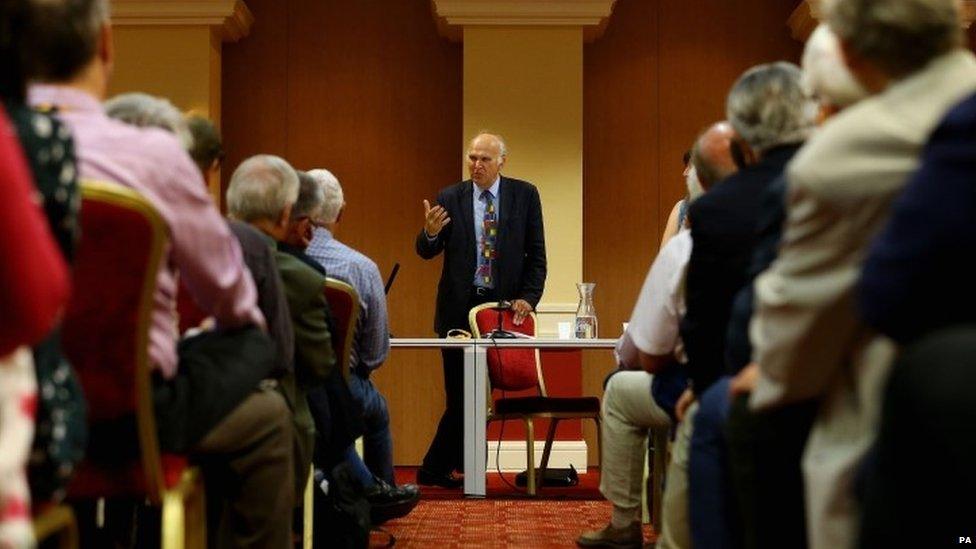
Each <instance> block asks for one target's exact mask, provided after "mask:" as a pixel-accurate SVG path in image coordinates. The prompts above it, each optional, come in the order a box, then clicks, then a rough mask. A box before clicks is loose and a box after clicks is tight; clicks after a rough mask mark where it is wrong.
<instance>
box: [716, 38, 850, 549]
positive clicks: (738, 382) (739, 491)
mask: <svg viewBox="0 0 976 549" xmlns="http://www.w3.org/2000/svg"><path fill="white" fill-rule="evenodd" d="M803 63H804V64H803V77H802V84H803V87H804V90H805V92H806V94H807V95H808V96H810V97H811V98H813V99H815V100H816V101H818V103H819V106H820V109H819V110H820V112H819V114H818V115H817V119H818V120H819V121H820V122H821V123H822V122H823V121H825V120H826V119H827V118H829V117H830V116H831V115H833V114H834V113H837V112H839V111H840V109H841V108H843V107H844V106H847V105H849V104H851V103H852V102H854V101H856V100H857V98H858V97H859V94H861V95H863V91H861V89H860V86H858V85H857V84H856V83H855V82H854V80H853V77H852V76H851V75H850V73H849V72H848V71H847V69H846V67H844V65H843V61H842V60H841V58H840V48H839V47H838V45H837V38H836V37H835V36H834V35H833V33H832V32H830V30H829V28H828V27H827V26H825V25H822V26H820V27H819V28H818V29H817V30H816V31H815V32H814V33H813V35H812V36H811V37H810V40H809V41H808V42H807V46H806V49H805V50H804V55H803ZM828 68H829V69H828ZM785 202H786V179H785V178H784V177H783V176H782V175H780V176H779V177H777V178H776V180H775V181H773V183H772V184H770V186H769V187H768V188H767V189H766V191H765V193H764V197H763V199H762V213H761V216H760V218H759V222H758V225H757V227H756V234H757V241H756V245H755V248H754V251H753V257H752V264H751V266H750V268H749V282H748V283H747V284H746V285H745V287H743V288H742V289H741V290H739V293H738V294H737V295H736V298H735V302H734V304H733V307H732V316H731V319H730V321H729V331H728V337H727V342H726V345H727V347H726V367H727V369H728V372H730V373H733V372H738V374H736V375H735V378H733V379H732V380H731V382H729V383H728V384H727V385H728V387H729V389H730V391H731V393H732V394H731V395H730V397H731V409H730V410H729V412H728V414H729V417H728V423H727V426H726V431H725V436H726V439H727V440H728V444H729V448H728V451H729V463H730V468H731V479H732V485H733V486H734V494H735V495H736V497H737V499H736V503H737V507H736V509H737V511H738V513H737V514H736V515H735V516H734V517H733V518H732V519H731V520H734V521H739V522H740V523H741V524H742V533H743V541H744V543H745V546H746V547H779V546H782V545H783V543H784V541H785V542H786V543H787V544H789V545H793V546H796V547H804V546H805V545H806V527H805V516H804V512H803V478H802V474H801V471H800V457H801V454H802V452H803V447H804V445H805V444H806V439H807V435H808V434H809V432H810V427H811V425H812V422H813V417H814V414H815V413H816V403H815V402H809V401H808V402H804V403H797V404H795V405H791V406H786V407H784V408H783V409H781V410H775V411H773V410H771V411H767V412H765V413H752V412H750V411H749V410H748V408H747V402H748V393H749V391H750V390H751V381H752V380H753V379H755V374H756V369H757V366H756V365H755V364H750V362H751V360H752V345H751V343H750V341H749V321H750V319H751V317H752V314H753V301H754V299H755V297H754V296H755V292H754V285H753V280H754V279H755V277H756V276H758V275H759V273H761V272H763V271H765V270H766V269H767V268H768V267H769V265H770V264H771V263H772V262H773V261H774V260H775V259H776V254H777V250H778V247H779V243H780V236H781V232H782V227H783V222H784V220H785V218H786V211H785V208H786V204H785ZM723 384H724V383H723ZM715 398H716V400H717V401H718V402H719V403H721V401H722V400H724V393H723V394H717V395H716V396H715ZM720 405H721V404H720ZM715 453H716V455H720V454H721V449H717V451H716V452H715ZM767 517H774V520H772V521H769V520H768V519H767Z"/></svg>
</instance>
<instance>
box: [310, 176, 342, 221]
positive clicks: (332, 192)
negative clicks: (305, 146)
mask: <svg viewBox="0 0 976 549" xmlns="http://www.w3.org/2000/svg"><path fill="white" fill-rule="evenodd" d="M308 175H310V176H312V178H313V179H315V181H316V182H318V184H319V186H320V187H322V192H323V193H324V195H325V200H324V202H323V203H322V209H321V211H320V212H319V215H321V216H322V217H321V220H322V222H324V223H335V222H336V220H337V219H339V212H341V211H342V208H343V207H344V206H345V205H346V200H345V197H344V196H343V193H342V185H340V184H339V180H338V179H337V178H336V176H335V175H333V174H332V172H330V171H329V170H326V169H324V168H319V169H317V170H309V172H308Z"/></svg>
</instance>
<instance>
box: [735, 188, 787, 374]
mask: <svg viewBox="0 0 976 549" xmlns="http://www.w3.org/2000/svg"><path fill="white" fill-rule="evenodd" d="M785 221H786V176H785V175H782V176H780V177H778V178H776V180H775V181H773V182H772V183H771V184H770V185H769V187H767V188H766V190H765V191H764V192H763V196H762V208H761V210H760V212H759V224H758V226H757V227H756V230H757V232H756V245H755V247H754V249H753V253H752V265H751V266H750V267H749V282H747V283H746V285H745V286H743V287H742V289H741V290H739V293H738V294H736V296H735V301H734V302H733V304H732V317H731V318H730V319H729V331H728V336H727V338H726V342H725V345H726V348H725V367H726V371H727V373H729V374H730V375H735V374H737V373H739V371H740V370H742V369H743V368H745V367H746V366H748V365H749V363H750V362H752V342H751V341H750V340H749V322H750V321H751V320H752V307H753V302H754V301H755V298H756V291H755V285H754V284H753V282H754V281H755V280H756V277H757V276H759V274H760V273H762V272H763V271H765V270H766V269H767V268H768V267H769V266H770V265H771V264H772V263H773V261H775V260H776V255H777V250H779V241H780V239H781V238H782V236H783V223H784V222H785Z"/></svg>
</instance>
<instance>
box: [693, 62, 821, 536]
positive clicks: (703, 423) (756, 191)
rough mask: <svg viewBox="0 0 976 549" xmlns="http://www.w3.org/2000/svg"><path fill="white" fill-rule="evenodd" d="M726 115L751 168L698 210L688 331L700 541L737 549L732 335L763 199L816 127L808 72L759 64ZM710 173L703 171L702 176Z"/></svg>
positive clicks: (735, 92)
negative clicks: (730, 414)
mask: <svg viewBox="0 0 976 549" xmlns="http://www.w3.org/2000/svg"><path fill="white" fill-rule="evenodd" d="M726 111H727V115H728V119H729V122H730V123H731V124H732V127H733V128H735V131H736V134H737V139H736V140H735V142H734V146H736V147H737V148H738V149H739V150H740V152H741V156H742V158H743V159H745V160H746V162H748V164H749V165H748V166H746V167H745V168H743V169H741V170H739V172H738V173H736V174H734V175H732V176H730V177H729V178H728V179H726V180H725V181H724V182H722V183H721V184H720V185H719V186H718V187H717V188H716V189H714V190H713V191H712V192H710V193H708V194H707V195H705V196H704V197H703V198H702V199H700V200H698V201H696V202H695V203H694V204H692V206H691V209H690V213H689V215H690V222H691V237H692V241H693V242H694V247H693V248H692V252H691V259H690V260H689V264H688V276H687V300H688V312H687V315H686V316H685V318H684V320H683V321H682V324H681V335H682V338H683V339H684V342H685V348H686V351H687V353H688V371H689V376H690V377H691V380H692V386H691V389H690V390H691V391H692V392H693V394H694V395H695V396H697V397H698V399H699V407H698V410H697V414H696V415H695V419H694V425H693V426H692V435H691V451H690V455H689V493H690V511H689V512H690V522H691V532H692V540H693V544H694V545H697V546H701V547H716V548H718V547H734V546H735V545H734V543H733V539H734V538H736V537H737V534H733V533H732V529H733V528H735V527H736V526H737V524H736V523H735V521H733V520H730V514H731V513H732V509H731V507H730V501H729V498H730V497H731V494H730V493H729V490H728V489H727V486H728V479H727V476H726V473H725V472H726V461H727V460H726V457H725V452H724V437H723V434H722V429H723V426H724V423H725V417H726V413H727V411H728V406H727V402H728V401H727V395H728V388H727V385H726V383H727V380H725V381H723V382H722V383H719V384H717V385H715V386H714V387H713V384H715V382H716V381H718V380H720V378H721V377H722V375H723V374H724V373H725V369H726V368H725V354H726V346H725V336H726V332H727V330H728V328H729V319H730V315H731V311H732V305H733V301H734V299H735V295H736V292H738V291H739V289H740V288H742V287H743V286H744V285H745V283H746V282H747V281H748V270H749V262H750V259H751V257H752V250H753V246H754V245H755V243H756V234H755V227H756V223H757V220H758V219H759V218H760V216H761V215H762V213H763V210H762V200H761V198H762V196H763V194H764V192H765V191H766V189H767V188H768V187H769V186H770V184H771V183H772V182H773V180H775V179H776V177H778V176H779V175H780V174H781V173H782V171H783V168H784V166H785V165H786V163H787V162H789V160H790V159H791V158H792V157H793V155H794V153H795V152H796V150H797V149H798V148H799V146H800V143H802V141H803V140H804V139H805V138H806V136H807V134H808V133H809V131H810V129H811V127H812V120H811V119H810V116H809V114H808V113H810V112H811V109H810V108H809V107H808V105H807V101H806V100H805V99H804V94H803V91H802V89H801V88H800V70H799V68H798V67H796V66H794V65H791V64H789V63H773V64H768V65H760V66H757V67H754V68H752V69H750V70H748V71H746V73H745V74H743V75H742V76H741V77H740V78H739V80H738V81H737V82H736V83H735V85H734V86H733V87H732V90H731V91H730V92H729V95H728V100H727V106H726ZM699 175H701V174H699Z"/></svg>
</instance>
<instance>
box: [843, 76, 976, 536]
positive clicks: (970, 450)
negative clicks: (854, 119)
mask: <svg viewBox="0 0 976 549" xmlns="http://www.w3.org/2000/svg"><path fill="white" fill-rule="evenodd" d="M974 163H976V95H970V96H969V97H968V98H967V99H966V100H964V101H963V102H962V103H960V104H959V105H957V106H956V107H955V108H953V109H952V110H951V111H950V112H949V114H948V115H947V116H946V117H945V118H944V119H943V120H942V122H941V124H940V125H939V127H938V128H937V129H936V130H935V132H934V133H933V134H932V136H931V138H930V139H929V142H928V144H927V145H926V147H925V150H924V153H923V155H922V163H921V167H920V168H919V171H918V172H917V173H916V174H915V175H914V176H913V177H912V178H911V179H910V180H909V181H908V183H907V184H906V186H905V190H904V191H903V192H902V193H901V195H900V196H899V197H898V199H897V200H896V201H895V203H894V206H893V208H892V215H891V220H890V221H889V222H888V224H887V226H886V227H885V229H884V230H883V231H882V232H881V234H880V235H879V237H878V238H877V239H876V240H875V241H874V243H873V244H872V246H871V248H870V252H869V253H868V256H867V259H866V260H865V264H864V271H863V273H862V275H861V281H860V287H859V290H860V305H861V311H862V312H863V314H864V318H865V321H866V322H867V323H868V324H870V325H871V326H873V327H874V328H876V329H878V330H879V331H880V332H882V333H884V334H885V335H887V336H889V337H891V338H892V339H894V340H896V341H897V342H899V343H901V344H903V345H905V346H907V349H906V351H905V353H904V354H903V356H902V357H901V358H900V360H899V362H898V363H897V364H896V365H895V366H894V367H893V368H892V372H891V379H890V381H889V383H888V385H887V388H886V389H885V396H884V406H883V409H882V414H881V424H880V427H879V433H878V442H877V446H876V457H875V458H874V459H873V460H871V461H869V462H868V463H869V467H868V471H867V473H866V475H865V476H866V478H867V482H866V488H867V489H866V496H865V502H864V519H863V521H864V522H863V525H862V530H861V546H862V547H866V548H875V547H892V546H896V545H914V546H917V547H921V546H925V545H929V544H932V543H933V541H932V540H942V539H945V540H953V541H955V540H956V538H957V537H958V536H961V535H967V534H968V533H969V532H971V530H972V526H973V517H976V507H974V504H973V501H974V500H973V499H972V498H971V497H967V496H963V497H961V498H960V495H963V494H972V493H974V492H976V478H974V476H973V468H972V467H970V466H969V465H968V464H970V463H974V462H976V446H974V443H973V440H974V439H973V437H972V436H971V434H970V433H971V431H972V425H973V424H974V420H976V416H974V407H973V400H972V396H971V394H970V389H971V388H972V387H974V386H976V385H974V383H976V379H973V375H972V373H973V372H974V371H976V369H974V357H976V349H974V347H973V341H974V338H973V332H972V328H971V326H972V325H973V324H974V323H976V317H974V315H976V298H974V295H973V290H972V288H971V284H972V280H973V279H974V278H973V274H974V272H973V267H972V265H971V264H969V263H968V262H966V261H960V258H961V257H963V256H965V255H966V254H967V253H968V252H969V251H971V250H973V249H976V239H974V237H976V232H974V228H973V219H976V195H974V194H973V188H972V177H973V174H974V173H976V170H974V168H976V166H974ZM932 456H938V457H937V462H938V466H936V467H931V468H928V470H927V471H926V474H924V475H918V474H908V475H906V474H905V471H912V470H915V469H916V468H917V467H918V464H919V463H924V462H925V461H926V460H931V459H932ZM922 502H924V503H922ZM920 525H924V527H920Z"/></svg>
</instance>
